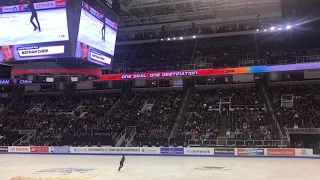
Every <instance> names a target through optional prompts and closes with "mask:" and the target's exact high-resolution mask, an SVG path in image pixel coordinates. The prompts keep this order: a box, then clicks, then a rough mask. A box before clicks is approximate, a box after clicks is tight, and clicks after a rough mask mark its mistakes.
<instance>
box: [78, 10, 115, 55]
mask: <svg viewBox="0 0 320 180" xmlns="http://www.w3.org/2000/svg"><path fill="white" fill-rule="evenodd" d="M102 27H103V23H102V21H99V20H98V19H97V18H96V17H94V16H93V15H92V14H90V13H88V12H87V11H86V10H84V9H82V10H81V17H80V25H79V34H78V41H80V42H82V43H85V44H87V45H89V46H91V47H94V48H96V49H99V50H101V51H103V52H106V53H108V54H110V55H114V46H115V42H116V38H117V32H116V31H114V30H113V29H111V28H110V27H109V26H107V25H106V28H105V40H106V41H105V42H104V41H103V40H102V32H101V30H102Z"/></svg>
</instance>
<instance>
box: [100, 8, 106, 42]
mask: <svg viewBox="0 0 320 180" xmlns="http://www.w3.org/2000/svg"><path fill="white" fill-rule="evenodd" d="M101 33H102V41H104V42H106V16H105V14H103V26H102V29H101Z"/></svg>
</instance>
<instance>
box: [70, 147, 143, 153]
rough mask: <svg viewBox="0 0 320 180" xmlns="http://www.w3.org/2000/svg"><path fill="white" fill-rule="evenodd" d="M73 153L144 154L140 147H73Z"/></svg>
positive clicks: (71, 149) (71, 150)
mask: <svg viewBox="0 0 320 180" xmlns="http://www.w3.org/2000/svg"><path fill="white" fill-rule="evenodd" d="M70 152H71V153H92V154H122V153H123V154H142V151H141V148H139V147H71V148H70Z"/></svg>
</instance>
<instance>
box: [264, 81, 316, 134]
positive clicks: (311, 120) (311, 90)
mask: <svg viewBox="0 0 320 180" xmlns="http://www.w3.org/2000/svg"><path fill="white" fill-rule="evenodd" d="M319 88H320V86H319V85H306V84H302V85H301V84H297V85H281V86H271V87H270V89H269V90H270V92H271V93H272V96H273V102H274V104H275V108H276V113H277V115H278V116H277V117H278V121H279V123H280V126H281V127H284V126H286V127H288V128H294V127H296V128H319V127H320V121H319V118H320V114H319V107H320V99H319V97H318V96H319V95H320V94H319ZM288 96H289V97H290V100H291V97H293V99H292V100H293V101H292V102H293V104H292V106H291V107H290V105H289V106H286V105H284V104H283V103H281V101H282V100H286V97H288ZM289 102H290V101H289Z"/></svg>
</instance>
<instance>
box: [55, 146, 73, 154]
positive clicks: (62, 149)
mask: <svg viewBox="0 0 320 180" xmlns="http://www.w3.org/2000/svg"><path fill="white" fill-rule="evenodd" d="M51 153H70V147H63V146H62V147H59V146H53V147H51Z"/></svg>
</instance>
